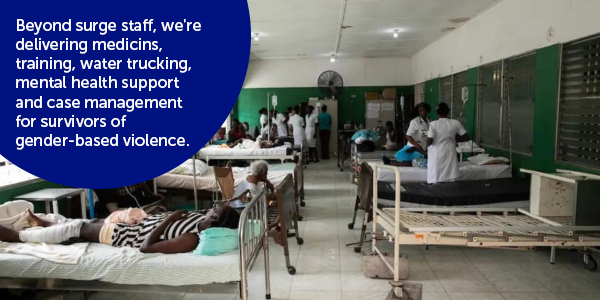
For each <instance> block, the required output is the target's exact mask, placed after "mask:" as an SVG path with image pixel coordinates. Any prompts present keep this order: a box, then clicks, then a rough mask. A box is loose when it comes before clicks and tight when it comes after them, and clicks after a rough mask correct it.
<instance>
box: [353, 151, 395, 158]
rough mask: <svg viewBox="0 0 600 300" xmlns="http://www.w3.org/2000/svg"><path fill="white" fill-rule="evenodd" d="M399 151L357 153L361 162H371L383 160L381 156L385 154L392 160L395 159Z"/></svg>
mask: <svg viewBox="0 0 600 300" xmlns="http://www.w3.org/2000/svg"><path fill="white" fill-rule="evenodd" d="M396 152H398V151H373V152H357V153H356V155H357V156H358V158H359V159H361V160H369V159H379V160H381V155H383V154H385V156H387V157H388V158H390V159H393V158H394V155H396Z"/></svg>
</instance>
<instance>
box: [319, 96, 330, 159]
mask: <svg viewBox="0 0 600 300" xmlns="http://www.w3.org/2000/svg"><path fill="white" fill-rule="evenodd" d="M318 118H319V138H320V139H321V159H329V139H330V138H331V115H330V114H329V113H328V112H327V105H323V106H321V113H320V114H319V117H318Z"/></svg>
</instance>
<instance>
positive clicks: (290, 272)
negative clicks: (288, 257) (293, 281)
mask: <svg viewBox="0 0 600 300" xmlns="http://www.w3.org/2000/svg"><path fill="white" fill-rule="evenodd" d="M288 273H289V274H290V275H294V274H296V268H294V267H293V266H289V267H288Z"/></svg>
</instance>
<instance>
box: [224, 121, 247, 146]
mask: <svg viewBox="0 0 600 300" xmlns="http://www.w3.org/2000/svg"><path fill="white" fill-rule="evenodd" d="M228 135H229V140H230V141H237V140H239V139H243V138H246V131H245V130H244V126H243V125H242V124H241V123H240V120H238V119H233V121H232V122H231V130H229V134H228Z"/></svg>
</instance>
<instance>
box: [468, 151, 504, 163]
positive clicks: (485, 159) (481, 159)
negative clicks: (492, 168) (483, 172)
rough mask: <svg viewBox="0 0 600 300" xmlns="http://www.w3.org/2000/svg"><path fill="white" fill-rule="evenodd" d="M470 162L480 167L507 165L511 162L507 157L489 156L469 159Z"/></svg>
mask: <svg viewBox="0 0 600 300" xmlns="http://www.w3.org/2000/svg"><path fill="white" fill-rule="evenodd" d="M468 160H469V162H471V163H472V164H474V165H478V166H485V165H501V164H507V163H508V162H509V160H508V159H507V158H505V157H493V156H489V155H488V154H479V155H475V156H471V157H469V158H468Z"/></svg>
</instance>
